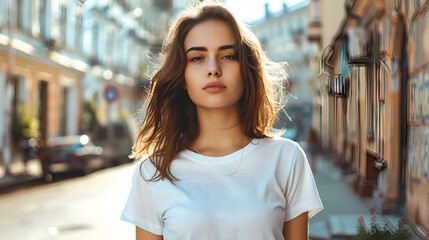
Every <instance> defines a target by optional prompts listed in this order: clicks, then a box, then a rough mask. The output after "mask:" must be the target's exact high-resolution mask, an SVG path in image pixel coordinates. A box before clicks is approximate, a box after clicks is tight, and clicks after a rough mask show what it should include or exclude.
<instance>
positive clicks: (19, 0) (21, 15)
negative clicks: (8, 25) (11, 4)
mask: <svg viewBox="0 0 429 240" xmlns="http://www.w3.org/2000/svg"><path fill="white" fill-rule="evenodd" d="M16 9H17V11H18V13H17V24H18V27H19V28H21V29H24V25H25V22H24V21H25V19H26V18H24V14H25V11H24V10H25V9H24V0H17V1H16Z"/></svg>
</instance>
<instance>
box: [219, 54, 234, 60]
mask: <svg viewBox="0 0 429 240" xmlns="http://www.w3.org/2000/svg"><path fill="white" fill-rule="evenodd" d="M222 59H227V60H235V59H237V58H236V57H235V55H225V56H223V57H222Z"/></svg>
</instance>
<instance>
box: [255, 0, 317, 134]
mask: <svg viewBox="0 0 429 240" xmlns="http://www.w3.org/2000/svg"><path fill="white" fill-rule="evenodd" d="M308 6H309V1H303V2H301V3H299V4H296V5H293V6H288V5H286V3H283V9H282V10H281V11H279V12H274V13H272V12H270V11H269V6H268V3H267V4H266V5H265V17H264V18H263V19H260V20H257V21H255V22H253V23H250V26H251V27H252V30H253V31H254V32H255V34H256V36H257V37H258V39H259V40H260V41H261V44H262V46H263V48H264V50H265V51H266V54H267V56H268V57H269V58H270V59H271V60H273V61H276V62H287V63H288V65H289V68H288V69H287V71H288V74H289V81H290V82H289V83H290V85H291V89H292V95H293V96H294V97H295V98H290V99H289V101H288V103H287V106H286V108H285V110H286V112H287V114H288V115H289V116H290V117H291V122H290V121H289V120H288V118H287V116H284V117H282V119H283V120H282V121H283V122H284V123H285V125H283V126H280V127H287V128H296V129H297V131H298V132H297V136H296V140H299V141H301V140H304V139H305V133H306V132H307V129H308V128H309V127H310V125H311V114H312V110H311V109H312V93H311V91H310V90H309V87H310V86H309V84H310V79H311V70H310V58H311V56H312V55H314V53H313V52H314V51H316V50H317V49H316V47H317V44H314V43H312V42H310V41H308V38H307V35H308V21H309V17H308Z"/></svg>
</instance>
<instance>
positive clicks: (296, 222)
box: [283, 212, 308, 240]
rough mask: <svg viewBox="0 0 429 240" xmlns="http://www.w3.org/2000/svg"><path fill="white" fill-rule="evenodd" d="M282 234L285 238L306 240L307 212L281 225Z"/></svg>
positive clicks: (287, 239) (288, 239) (286, 239)
mask: <svg viewBox="0 0 429 240" xmlns="http://www.w3.org/2000/svg"><path fill="white" fill-rule="evenodd" d="M283 236H284V238H285V240H307V239H308V212H305V213H303V214H301V215H299V216H298V217H296V218H294V219H292V220H289V221H287V222H285V223H284V225H283Z"/></svg>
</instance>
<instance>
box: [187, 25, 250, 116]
mask: <svg viewBox="0 0 429 240" xmlns="http://www.w3.org/2000/svg"><path fill="white" fill-rule="evenodd" d="M235 43H236V39H235V37H234V34H233V32H232V30H231V28H230V27H229V25H228V24H227V23H225V22H223V21H220V20H205V21H203V22H201V23H198V24H197V25H195V26H194V27H193V28H192V29H191V30H190V31H189V33H188V34H187V35H186V37H185V41H184V49H185V52H186V67H185V82H186V86H185V88H186V89H187V91H188V94H189V97H190V98H191V100H192V102H194V103H195V105H196V106H197V109H198V108H200V109H201V108H208V109H223V108H231V107H237V106H238V101H239V99H240V98H241V96H242V94H243V81H242V79H241V74H240V64H239V62H238V60H237V56H236V53H235V51H234V46H235Z"/></svg>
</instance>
